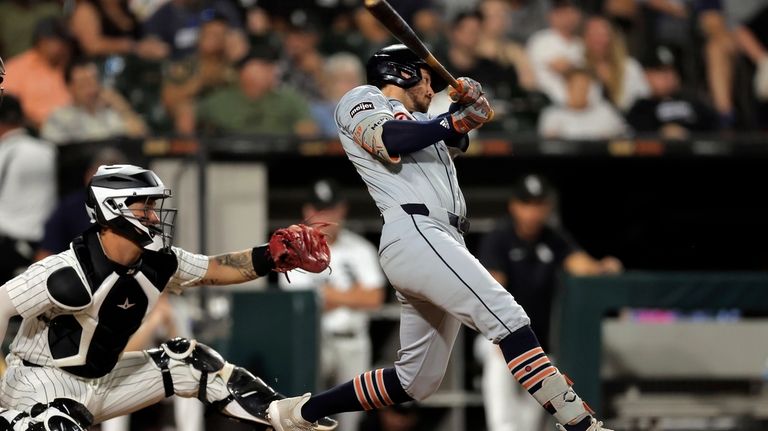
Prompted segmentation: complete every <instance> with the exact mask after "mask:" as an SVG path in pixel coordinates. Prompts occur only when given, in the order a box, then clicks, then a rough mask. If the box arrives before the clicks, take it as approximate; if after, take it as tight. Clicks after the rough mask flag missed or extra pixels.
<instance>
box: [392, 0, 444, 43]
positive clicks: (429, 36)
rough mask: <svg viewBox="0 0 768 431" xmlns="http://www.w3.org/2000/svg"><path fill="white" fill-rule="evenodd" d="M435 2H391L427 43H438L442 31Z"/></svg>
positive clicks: (393, 0) (399, 0)
mask: <svg viewBox="0 0 768 431" xmlns="http://www.w3.org/2000/svg"><path fill="white" fill-rule="evenodd" d="M434 3H436V2H435V1H433V0H390V4H391V5H392V7H393V8H394V9H395V10H396V11H397V12H398V13H399V14H400V16H402V17H403V19H404V20H405V22H407V23H409V24H410V25H411V27H413V29H414V30H415V31H416V33H418V34H419V36H421V38H422V39H424V40H425V41H428V42H429V41H432V42H433V41H436V40H437V39H438V38H439V36H440V31H441V29H442V26H441V24H442V23H441V19H440V16H439V15H438V14H437V12H436V11H435V8H434Z"/></svg>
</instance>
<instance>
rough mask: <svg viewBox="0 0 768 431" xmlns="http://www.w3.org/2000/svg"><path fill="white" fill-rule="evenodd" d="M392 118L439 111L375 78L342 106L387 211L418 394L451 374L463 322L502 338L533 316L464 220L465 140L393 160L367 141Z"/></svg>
mask: <svg viewBox="0 0 768 431" xmlns="http://www.w3.org/2000/svg"><path fill="white" fill-rule="evenodd" d="M391 119H399V120H428V119H430V117H429V116H428V115H427V114H423V113H420V112H415V113H410V112H408V111H407V109H406V108H405V106H404V105H403V104H402V103H401V102H399V101H397V100H394V99H387V98H386V97H385V96H384V95H383V94H382V92H381V90H379V89H378V88H376V87H374V86H370V85H363V86H360V87H357V88H355V89H353V90H351V91H349V92H348V93H347V94H346V95H345V96H344V97H343V98H342V99H341V101H340V103H339V105H338V106H337V108H336V123H337V125H338V127H339V131H340V132H339V137H340V139H341V143H342V145H343V146H344V150H345V151H346V153H347V156H348V157H349V160H350V161H351V162H352V164H353V165H354V166H355V168H356V169H357V172H358V173H359V174H360V176H361V177H362V179H363V181H364V182H365V184H366V185H367V187H368V192H369V193H370V194H371V197H373V199H374V200H375V201H376V205H377V206H378V208H379V210H380V211H381V213H382V215H383V217H384V227H383V228H382V233H381V242H380V245H379V260H380V263H381V266H382V268H383V269H384V273H385V274H386V275H387V277H388V278H389V280H390V282H392V284H393V286H394V287H395V289H396V290H397V293H398V295H397V296H398V299H399V300H400V302H401V303H402V311H401V320H400V342H401V349H400V351H399V353H398V360H397V362H396V363H395V368H396V370H397V375H398V378H399V379H400V381H401V383H402V384H403V387H404V389H405V391H406V392H407V393H408V394H409V395H410V396H411V397H413V398H415V399H424V398H426V397H427V396H429V395H430V394H432V393H433V392H434V391H436V390H437V388H438V387H439V385H440V382H441V381H442V378H443V374H444V373H445V370H446V367H447V364H448V359H449V355H450V352H451V349H452V347H453V343H454V341H455V339H456V334H457V333H458V330H459V328H460V326H461V324H465V325H467V326H469V327H471V328H473V329H476V330H478V331H479V332H481V333H482V334H483V335H484V336H485V337H486V338H488V339H490V340H492V341H494V342H498V341H500V340H501V339H503V338H504V337H506V336H507V335H509V334H510V333H511V332H513V331H515V330H517V329H519V328H521V327H523V326H525V325H527V324H529V319H528V316H527V315H526V314H525V312H524V311H523V309H522V308H521V307H520V306H519V305H518V304H517V303H516V302H515V300H514V299H513V298H512V296H511V295H510V294H509V293H508V292H507V291H506V290H505V289H504V288H503V287H502V286H501V285H499V284H498V283H497V282H496V281H495V280H494V279H493V277H491V275H490V274H489V273H488V271H487V270H486V269H485V268H484V267H483V266H482V265H481V264H480V262H479V261H478V260H477V259H476V258H475V257H474V256H472V255H471V254H470V253H469V251H468V250H467V248H466V245H465V243H464V239H463V236H462V233H461V232H459V230H458V229H457V228H456V227H455V225H458V224H459V223H458V222H460V221H461V220H462V219H463V217H464V216H465V215H466V209H467V208H466V201H465V199H464V195H463V194H462V192H461V189H460V187H459V183H458V178H457V175H456V167H455V165H454V163H453V156H454V155H455V154H456V152H455V149H453V148H449V147H448V146H447V145H446V144H445V143H444V142H442V141H440V142H437V143H435V144H434V145H430V146H427V147H426V148H423V149H421V150H419V151H415V152H413V153H410V154H405V155H402V156H400V160H399V161H398V162H396V163H385V162H383V161H381V159H379V158H378V157H376V156H374V155H372V154H371V153H370V152H369V151H368V150H366V149H364V148H363V146H362V145H361V144H358V142H359V141H360V140H361V139H360V137H361V136H362V135H364V134H365V133H368V132H370V131H371V130H373V129H374V128H378V127H381V125H382V124H383V123H384V122H385V121H387V120H391ZM366 128H369V130H365V129H366ZM356 137H357V139H356ZM403 205H405V207H404V206H403ZM425 214H427V215H425Z"/></svg>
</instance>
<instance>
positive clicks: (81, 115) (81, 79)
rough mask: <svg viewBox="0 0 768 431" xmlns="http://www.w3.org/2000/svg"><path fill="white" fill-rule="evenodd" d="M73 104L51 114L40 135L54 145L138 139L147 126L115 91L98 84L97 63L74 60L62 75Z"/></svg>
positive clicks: (99, 81) (143, 133)
mask: <svg viewBox="0 0 768 431" xmlns="http://www.w3.org/2000/svg"><path fill="white" fill-rule="evenodd" d="M64 78H65V81H66V83H67V85H68V87H69V92H70V95H71V96H72V103H71V104H70V105H68V106H63V107H61V108H58V109H57V110H55V111H53V113H52V114H51V115H50V116H49V117H48V119H47V120H46V121H45V123H44V124H43V127H42V129H41V131H40V135H41V136H42V137H43V139H45V140H47V141H49V142H53V143H56V144H67V143H73V142H82V141H97V140H103V139H110V138H116V137H122V136H127V137H141V136H144V135H145V134H146V133H147V127H146V125H145V124H144V121H143V120H142V119H141V117H140V116H139V115H138V114H136V113H135V112H133V110H132V109H131V106H130V105H129V104H128V102H126V100H125V99H124V98H123V97H122V96H121V95H120V93H118V92H117V91H115V90H113V89H111V88H105V87H103V86H102V85H101V77H100V76H99V69H98V68H97V67H96V63H94V62H93V61H92V60H85V59H81V60H76V61H74V62H73V63H72V64H70V65H69V67H67V70H66V71H65V73H64Z"/></svg>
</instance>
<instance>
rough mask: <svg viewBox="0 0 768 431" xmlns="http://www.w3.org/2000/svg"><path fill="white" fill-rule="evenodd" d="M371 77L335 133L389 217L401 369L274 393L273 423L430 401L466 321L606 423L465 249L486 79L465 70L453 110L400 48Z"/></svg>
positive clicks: (568, 407) (383, 253)
mask: <svg viewBox="0 0 768 431" xmlns="http://www.w3.org/2000/svg"><path fill="white" fill-rule="evenodd" d="M367 73H368V83H369V84H370V85H364V86H360V87H357V88H355V89H353V90H351V91H350V92H348V93H347V94H346V95H345V96H344V97H343V98H342V99H341V101H340V102H339V104H338V106H337V108H336V122H337V124H338V127H339V131H340V132H339V136H340V138H341V142H342V144H343V146H344V149H345V150H346V153H347V155H348V157H349V159H350V161H351V162H352V163H353V164H354V165H355V168H356V169H357V172H358V173H359V174H360V176H361V177H362V179H363V181H365V183H366V185H367V186H368V191H369V192H370V194H371V196H372V197H373V199H374V200H375V201H376V204H377V205H378V207H379V210H380V211H381V214H382V216H383V218H384V227H383V228H382V233H381V242H380V246H379V259H380V262H381V266H382V268H383V269H384V273H385V274H386V275H387V277H388V278H389V280H390V281H391V282H392V285H393V286H394V287H395V289H396V290H397V297H398V299H399V300H400V302H401V304H402V311H401V318H400V342H401V349H400V351H399V354H398V360H397V361H396V362H395V365H394V367H393V368H386V369H379V370H374V371H368V372H365V373H363V374H361V375H359V376H357V377H355V378H354V379H353V380H352V381H350V382H348V383H345V384H343V385H340V386H337V387H335V388H332V389H330V390H328V391H326V392H323V393H320V394H318V395H315V396H311V395H310V394H305V395H304V396H302V397H296V398H288V399H284V400H279V401H275V402H272V403H271V404H270V407H269V417H270V420H271V422H272V425H273V426H274V428H275V430H276V431H289V430H315V429H317V427H318V424H317V423H316V422H315V421H317V420H318V419H320V418H321V417H323V416H325V415H329V414H336V413H340V412H346V411H359V410H369V409H373V408H381V407H384V406H387V405H392V404H395V403H402V402H406V401H410V400H413V399H415V400H423V399H425V398H427V397H428V396H429V395H431V394H432V393H434V392H435V391H436V390H437V389H438V387H439V386H440V382H441V380H442V378H443V374H444V373H445V370H446V367H447V364H448V359H449V356H450V352H451V348H452V347H453V343H454V340H455V339H456V335H457V333H458V331H459V328H460V326H461V325H462V324H464V325H467V326H469V327H470V328H473V329H475V330H477V331H479V332H480V333H481V334H483V335H484V336H485V337H486V338H488V339H489V340H491V341H493V342H494V343H497V344H498V345H499V347H500V348H501V350H502V352H503V354H504V357H505V360H506V362H507V367H508V369H509V371H510V373H511V374H512V375H513V376H514V378H515V379H516V380H517V381H518V382H520V384H521V385H522V386H523V387H524V388H525V389H526V390H527V391H528V392H529V393H530V394H531V395H533V397H534V398H535V399H536V400H537V401H538V402H539V403H540V404H541V405H542V406H543V407H544V408H545V409H546V410H547V411H549V412H550V413H551V414H552V415H553V416H554V417H555V419H556V420H557V422H559V423H560V424H562V425H558V427H559V428H560V429H565V430H568V431H572V430H579V431H581V430H589V431H598V430H605V428H603V426H602V422H598V421H597V420H596V419H595V418H593V416H592V412H591V411H590V410H589V408H588V407H587V406H586V404H585V403H584V402H582V400H581V399H580V398H579V396H578V395H576V393H575V392H574V391H573V389H571V382H570V381H569V380H568V379H567V378H566V377H565V376H564V375H563V374H561V373H560V371H558V370H557V368H555V367H554V366H552V364H551V363H550V361H549V359H548V357H547V355H546V353H545V352H544V351H543V350H542V348H541V346H540V345H539V342H538V340H537V339H536V336H535V335H534V333H533V331H532V330H531V328H530V325H529V323H530V321H529V319H528V316H527V315H526V313H525V311H524V310H523V309H522V308H521V307H520V306H519V305H518V304H517V303H516V302H515V300H514V298H513V297H512V295H510V294H509V293H508V292H507V291H506V290H505V289H504V288H503V287H502V286H501V285H500V284H498V283H497V282H496V281H495V280H494V278H493V277H492V276H491V275H490V274H489V273H488V271H487V270H486V269H485V268H484V267H483V266H482V265H481V264H480V263H479V261H478V260H477V259H476V258H475V257H474V256H472V255H471V254H470V253H469V251H468V250H467V248H466V246H465V243H464V239H463V237H462V235H463V233H465V232H466V231H467V230H468V229H469V222H468V220H467V219H466V217H465V215H466V202H465V200H464V196H463V195H462V193H461V189H460V187H459V183H458V181H457V175H456V167H455V165H454V163H453V157H454V156H455V155H457V154H459V153H461V152H463V151H465V150H466V149H467V146H468V140H467V133H468V132H469V131H470V130H473V129H476V128H478V127H480V126H481V125H482V124H483V123H485V122H487V121H489V120H490V119H491V118H492V110H491V107H490V105H489V103H488V101H487V100H486V98H485V97H484V96H483V95H482V89H481V88H480V84H478V83H477V82H476V81H474V80H472V79H469V78H459V83H460V87H461V90H462V91H455V90H452V91H450V92H449V95H450V97H451V99H452V100H453V101H454V103H453V104H452V105H451V108H450V110H449V112H447V113H445V114H442V115H438V116H437V117H435V118H430V117H429V116H428V115H427V114H425V112H427V109H428V107H429V104H430V101H431V99H432V97H433V96H434V94H435V92H439V91H441V90H442V89H443V88H445V83H444V82H442V81H441V80H440V79H439V77H438V76H436V75H435V74H434V73H433V72H432V70H431V69H430V67H429V66H428V65H426V63H424V62H423V61H421V60H420V59H419V58H418V57H417V56H416V55H415V54H413V53H412V52H411V51H410V50H409V49H408V48H406V47H405V46H404V45H393V46H389V47H386V48H384V49H382V50H380V51H378V52H377V53H376V54H374V55H373V57H372V58H371V59H370V60H369V62H368V65H367Z"/></svg>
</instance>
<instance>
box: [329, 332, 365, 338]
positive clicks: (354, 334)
mask: <svg viewBox="0 0 768 431" xmlns="http://www.w3.org/2000/svg"><path fill="white" fill-rule="evenodd" d="M359 335H360V334H359V333H357V332H352V331H349V332H331V337H334V338H357V337H358V336H359Z"/></svg>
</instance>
